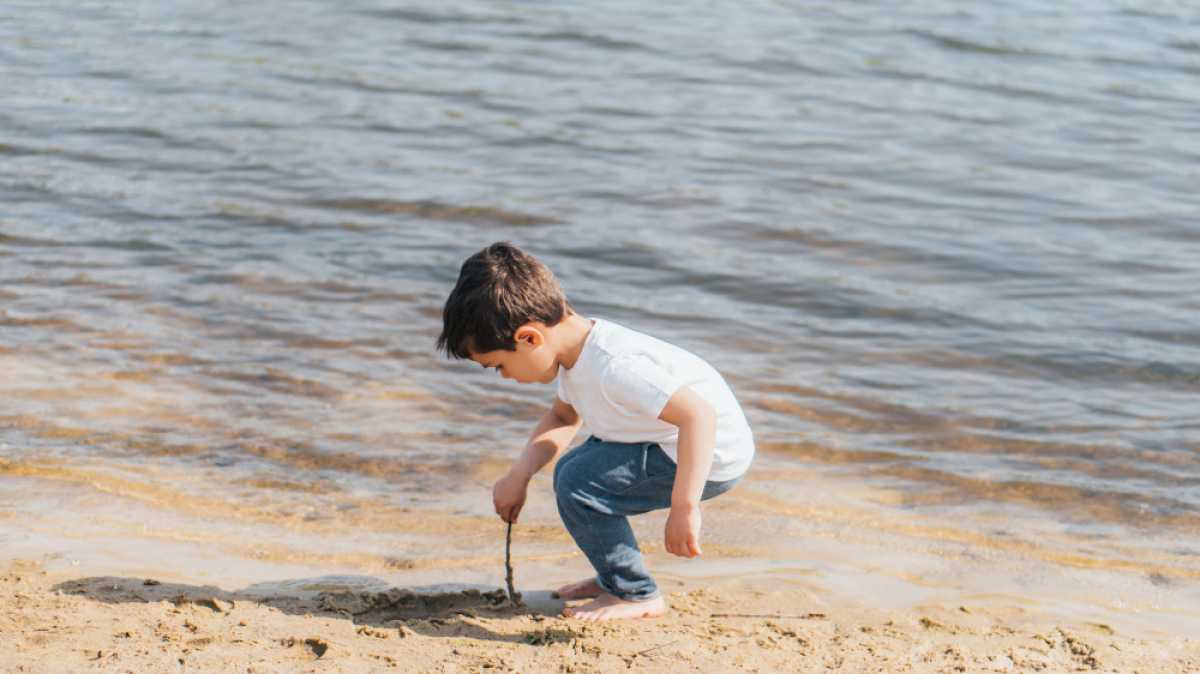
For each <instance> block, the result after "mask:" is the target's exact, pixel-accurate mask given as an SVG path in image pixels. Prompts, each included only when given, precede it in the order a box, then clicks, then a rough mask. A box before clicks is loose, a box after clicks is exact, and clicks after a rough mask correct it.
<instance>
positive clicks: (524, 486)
mask: <svg viewBox="0 0 1200 674" xmlns="http://www.w3.org/2000/svg"><path fill="white" fill-rule="evenodd" d="M528 490H529V480H528V479H527V478H525V477H523V476H521V475H518V474H516V473H514V472H511V471H510V472H509V473H508V474H507V475H505V476H504V477H502V478H500V479H499V480H496V484H495V485H493V486H492V505H494V506H495V507H496V514H497V515H499V516H500V519H502V520H504V521H505V522H516V521H517V515H519V514H521V508H522V507H523V506H524V505H525V495H526V493H527V492H528Z"/></svg>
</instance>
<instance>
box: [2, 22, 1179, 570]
mask: <svg viewBox="0 0 1200 674" xmlns="http://www.w3.org/2000/svg"><path fill="white" fill-rule="evenodd" d="M1197 110H1200V10H1197V9H1196V8H1195V7H1194V6H1192V5H1190V4H1188V3H1179V2H1167V1H1165V0H1164V1H1160V2H1137V3H1134V2H1120V1H1117V0H1109V1H1107V2H1102V3H1095V2H1071V3H1067V4H1058V5H1055V6H1053V7H1047V6H1044V5H1043V4H1041V3H1032V2H1024V1H1022V2H1013V3H1004V4H1003V5H994V4H992V3H968V4H963V3H958V2H922V3H917V4H915V5H909V6H898V5H895V4H894V3H879V2H859V3H829V4H813V3H801V2H781V1H780V2H749V3H736V4H733V3H729V4H724V5H713V4H708V3H676V4H672V5H669V6H648V5H646V4H645V3H624V4H616V5H614V4H613V3H604V4H600V3H572V4H569V5H564V4H561V3H483V2H465V1H459V0H456V1H454V2H448V3H439V4H438V5H437V6H436V7H434V6H432V5H429V6H419V5H416V4H413V5H402V4H386V3H375V2H367V1H365V0H356V1H354V2H344V3H326V2H303V3H302V2H288V3H282V2H255V3H229V2H199V1H195V0H186V1H180V2H149V1H145V2H120V3H116V2H114V3H108V2H36V3H34V2H29V3H15V4H14V3H7V4H6V5H5V6H4V7H3V8H2V9H0V200H2V201H0V203H3V209H2V211H0V371H3V372H4V373H5V374H4V376H3V378H0V395H2V396H3V398H4V400H5V405H4V411H3V414H2V415H0V442H3V443H4V444H3V449H0V457H4V458H6V459H7V460H9V461H10V464H9V466H10V468H9V472H10V473H14V474H16V475H26V474H27V473H28V470H32V469H27V468H20V466H25V465H26V464H29V463H31V462H32V463H37V462H42V463H45V462H48V461H58V462H59V465H63V466H80V465H84V466H88V467H90V468H89V470H93V471H98V472H99V473H103V474H107V472H106V471H108V472H112V471H115V472H116V473H119V474H120V475H123V476H124V477H121V478H120V479H121V480H123V482H121V484H123V485H124V487H121V489H123V490H124V491H122V493H125V494H134V495H136V494H141V493H142V492H144V491H146V490H152V488H154V489H157V488H158V487H154V485H158V486H161V484H162V480H166V478H161V480H160V481H159V482H155V479H156V478H154V477H153V475H154V473H153V472H152V471H149V469H148V468H147V466H159V467H162V470H168V467H169V469H170V470H178V471H180V472H179V473H178V474H179V475H191V476H193V477H194V479H195V481H194V482H192V481H191V480H187V479H184V480H183V482H182V483H180V482H179V481H178V480H177V479H176V478H171V481H170V482H169V484H170V485H171V487H170V488H171V490H174V491H177V492H179V493H188V494H191V495H192V496H193V497H195V498H202V497H203V495H204V494H218V495H220V496H221V498H224V499H226V500H227V501H231V502H234V503H239V504H242V505H243V506H244V505H246V504H254V503H259V502H262V503H268V504H269V507H268V506H264V507H268V509H270V510H271V512H272V513H275V514H277V515H279V516H281V517H285V519H286V518H287V517H293V516H294V517H299V518H305V517H308V518H316V519H320V518H322V517H335V516H337V515H336V514H337V513H338V512H341V511H339V510H338V508H349V509H350V510H353V509H354V508H357V507H359V506H360V505H363V506H365V504H367V503H371V504H375V505H378V506H380V507H383V506H387V507H392V508H401V509H403V508H410V507H417V508H421V507H427V508H434V507H441V506H442V505H444V503H445V502H446V501H447V499H448V498H449V497H448V496H447V494H454V495H455V496H454V498H453V499H450V500H453V501H454V502H455V503H456V504H459V505H461V507H463V508H466V509H468V510H471V509H477V510H479V511H480V512H481V513H482V514H486V511H487V508H488V504H487V502H486V501H487V486H488V484H489V483H490V480H491V479H493V477H494V473H495V470H498V468H496V466H498V465H502V462H503V460H504V457H505V456H508V455H511V454H512V453H513V452H515V450H516V448H518V447H519V446H520V444H521V443H522V442H523V440H524V437H525V434H526V433H527V432H528V429H529V428H530V426H531V424H532V422H533V421H534V420H535V419H536V417H537V415H538V413H539V410H540V409H541V407H542V406H543V405H545V404H546V402H547V401H548V400H549V397H550V396H551V395H552V393H551V390H550V389H547V388H536V387H519V386H517V385H515V384H511V383H509V382H502V381H499V380H498V379H497V378H495V377H494V375H493V376H488V375H487V374H484V373H481V372H480V371H479V370H478V368H475V367H468V366H465V365H463V364H456V363H449V362H446V361H444V359H442V358H440V357H439V356H438V355H436V354H435V353H434V352H433V350H432V345H433V341H434V339H435V337H436V335H437V333H438V330H439V328H440V322H439V321H440V309H441V304H442V302H443V301H444V299H445V295H446V293H447V292H448V290H449V288H450V287H451V286H452V284H453V281H454V278H455V276H456V273H457V268H458V265H459V263H460V262H461V260H462V259H463V258H464V257H465V256H467V255H469V254H470V253H472V252H474V251H475V250H478V249H479V248H481V247H482V246H484V245H486V244H487V243H490V242H492V241H494V240H500V239H508V240H513V241H516V242H518V243H520V244H521V245H523V246H525V247H527V248H528V249H529V250H531V251H533V252H534V253H536V254H538V255H539V256H541V257H542V258H543V259H544V260H545V261H546V262H547V263H548V264H550V265H551V267H552V268H554V269H555V270H556V272H557V273H558V274H559V275H560V277H561V279H562V281H563V284H564V286H565V287H566V289H567V291H568V294H569V295H570V296H571V299H572V301H573V302H574V303H575V304H576V306H578V307H579V308H580V309H581V310H582V311H583V312H584V313H585V314H587V315H598V316H603V317H606V318H609V319H613V320H617V321H619V322H623V323H625V324H627V325H629V326H631V327H635V328H638V329H641V330H644V331H647V332H650V333H652V334H655V335H657V336H660V337H663V338H665V339H668V340H670V341H673V342H676V343H678V344H681V345H683V346H685V347H687V348H690V349H692V350H694V351H696V352H697V353H699V354H701V355H702V356H704V357H706V358H707V359H708V360H710V361H711V362H712V363H714V364H715V365H716V366H717V367H718V368H719V369H720V370H721V371H722V372H724V373H725V374H726V375H727V378H728V379H729V380H730V382H731V384H732V385H733V387H734V389H735V391H736V392H737V393H738V394H739V396H740V398H741V400H742V402H743V404H744V407H745V408H746V410H747V413H748V416H749V418H750V420H751V423H752V425H753V426H754V428H755V430H756V434H757V436H758V438H759V440H760V443H761V447H762V449H763V450H764V455H765V456H769V457H773V458H774V459H775V460H779V461H781V462H783V464H781V465H791V464H795V465H801V466H804V467H805V469H806V470H808V469H811V470H813V471H815V472H814V473H812V474H814V475H823V476H825V477H827V478H828V479H831V480H841V481H842V483H847V481H851V482H855V483H866V484H871V485H874V488H878V489H881V490H886V491H887V493H888V494H891V496H889V497H888V500H887V502H888V503H889V506H888V507H890V508H893V509H895V510H898V511H899V512H901V513H904V512H911V513H913V514H914V515H921V516H930V517H940V518H944V520H945V521H955V522H959V523H962V525H963V526H967V527H971V526H974V527H977V528H979V529H980V530H981V531H991V532H993V533H994V532H995V531H996V529H995V528H994V527H992V525H991V524H988V523H990V522H993V519H992V518H995V517H1002V518H1007V517H1011V518H1033V519H1035V520H1038V521H1045V522H1050V523H1054V524H1053V526H1055V527H1061V530H1062V531H1063V532H1067V533H1069V534H1071V535H1073V536H1077V537H1080V538H1079V540H1082V541H1090V543H1087V544H1086V545H1092V544H1093V543H1094V542H1095V541H1104V540H1107V541H1111V542H1112V544H1113V545H1114V546H1115V545H1117V543H1118V542H1124V543H1125V544H1128V543H1129V542H1130V541H1131V540H1133V541H1138V545H1139V546H1142V547H1145V548H1151V549H1153V550H1154V554H1155V555H1158V556H1157V557H1156V558H1155V559H1157V560H1158V562H1157V563H1160V564H1161V565H1165V566H1163V567H1162V568H1167V569H1168V570H1169V568H1177V569H1178V568H1194V556H1195V555H1197V554H1200V545H1198V544H1197V543H1196V541H1197V538H1196V537H1195V534H1196V533H1197V531H1198V530H1200V460H1198V458H1197V451H1198V450H1200V442H1198V441H1197V437H1198V436H1197V431H1198V430H1200V423H1198V422H1197V421H1196V418H1195V410H1196V399H1197V394H1198V393H1200V322H1198V321H1197V318H1196V316H1197V309H1200V301H1198V300H1197V299H1196V295H1195V292H1194V291H1195V289H1196V288H1197V287H1200V196H1198V194H1200V193H1198V192H1197V190H1196V186H1197V184H1200V182H1198V178H1200V170H1198V169H1197V167H1198V166H1200V142H1198V141H1197V140H1196V139H1197V138H1198V137H1200V136H1198V135H1197V134H1198V132H1200V116H1198V115H1197ZM14 466H15V467H16V468H14ZM54 470H59V469H53V470H52V469H49V468H46V469H44V470H43V472H42V473H40V474H41V475H42V476H43V477H47V476H53V475H59V476H60V477H61V476H62V475H65V473H62V474H59V473H54ZM62 470H66V469H62ZM47 471H48V472H47ZM35 472H36V471H35ZM171 474H172V475H176V473H171ZM92 475H93V478H87V479H94V474H92ZM200 476H204V479H200ZM72 479H78V480H80V481H83V482H86V481H87V479H85V478H82V477H78V476H76V477H75V478H72ZM113 479H114V480H115V479H117V478H113ZM464 479H465V480H466V485H465V486H464V482H463V481H464ZM139 481H143V482H144V484H143V482H139ZM805 484H806V483H804V482H803V481H800V482H797V483H796V485H795V486H796V488H798V489H802V488H803V487H804V485H805ZM147 485H150V486H147ZM110 488H113V489H116V488H117V487H112V486H111V485H110ZM155 493H157V492H155ZM281 494H282V496H281ZM330 494H337V495H338V496H337V497H334V496H329V495H330ZM346 495H353V496H354V498H361V499H362V500H361V501H354V503H351V504H349V505H347V503H348V502H347V501H345V500H344V499H345V498H349V497H347V496H346ZM145 498H148V499H150V500H151V501H152V502H155V503H160V504H164V505H165V504H167V503H169V502H170V499H167V498H166V497H165V496H162V495H161V494H160V495H159V496H146V497H145ZM155 498H161V499H166V500H160V501H154V500H153V499H155ZM172 498H174V497H172ZM180 498H182V497H180ZM339 498H341V499H343V500H342V501H338V499H339ZM326 501H328V502H326ZM189 503H192V505H189V506H187V507H188V508H199V507H200V506H197V505H196V502H189ZM339 503H340V504H341V505H339ZM180 507H182V506H180ZM239 507H241V506H239ZM247 507H248V506H247ZM48 509H49V506H48V507H47V508H46V509H43V512H45V511H46V510H48ZM185 509H186V508H185ZM218 510H219V509H218ZM235 510H236V509H235ZM219 511H220V512H227V511H225V510H219ZM214 512H215V511H214ZM232 512H234V511H228V513H230V514H231V513H232ZM306 513H307V514H306ZM972 518H974V519H972ZM287 521H291V520H287ZM972 523H974V524H972ZM1005 526H1007V525H1005ZM1039 526H1041V525H1039ZM1046 526H1050V525H1046ZM989 527H992V528H989ZM1039 535H1040V534H1039ZM319 545H320V544H319V543H314V544H313V546H316V547H319ZM395 545H396V546H399V547H403V544H402V543H399V542H397V543H395ZM1086 545H1085V544H1084V543H1079V544H1078V546H1077V548H1078V549H1077V550H1076V553H1078V554H1084V553H1083V552H1081V551H1083V550H1084V549H1085V547H1086ZM1088 549H1090V548H1088ZM1114 549H1115V548H1114ZM1106 554H1109V555H1110V557H1111V556H1116V557H1121V556H1122V555H1125V556H1128V555H1131V554H1133V553H1130V552H1129V551H1128V550H1125V551H1124V552H1112V551H1111V550H1110V551H1109V553H1106ZM1156 568H1158V567H1156ZM1156 573H1158V571H1156Z"/></svg>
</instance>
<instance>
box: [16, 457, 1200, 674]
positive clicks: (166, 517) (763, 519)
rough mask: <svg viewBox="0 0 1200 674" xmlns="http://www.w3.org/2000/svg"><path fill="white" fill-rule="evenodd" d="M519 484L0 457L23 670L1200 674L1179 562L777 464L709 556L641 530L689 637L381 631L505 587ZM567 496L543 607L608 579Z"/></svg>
mask: <svg viewBox="0 0 1200 674" xmlns="http://www.w3.org/2000/svg"><path fill="white" fill-rule="evenodd" d="M499 470H502V466H501V464H499V463H497V464H495V465H492V464H486V465H482V466H479V467H477V468H476V469H475V473H474V474H472V475H470V476H468V477H469V480H468V481H469V482H470V483H471V487H470V488H469V489H464V490H460V491H459V492H457V493H447V494H442V495H440V497H439V498H437V499H435V500H433V501H430V502H428V503H427V504H424V505H422V504H420V503H413V504H408V505H403V506H398V505H396V504H389V503H383V502H379V501H378V500H377V499H373V498H371V497H369V496H356V495H354V494H353V493H347V492H345V491H337V490H332V491H329V492H328V493H326V492H324V491H319V490H316V491H315V490H313V489H300V488H289V489H276V490H270V489H264V488H261V487H256V488H253V489H249V488H247V489H244V490H242V491H238V489H237V488H236V487H235V486H233V484H232V483H231V484H222V483H221V482H220V479H221V477H220V472H219V471H217V470H216V469H201V468H198V467H196V466H183V465H177V466H172V465H169V464H167V463H157V464H155V465H153V466H150V467H145V466H137V467H121V466H119V465H116V464H114V463H113V462H112V461H107V460H106V461H99V460H97V461H95V462H90V463H89V462H87V461H74V462H71V463H65V462H55V461H54V460H51V459H40V460H39V459H32V458H30V459H12V460H3V461H0V504H2V505H4V506H6V511H7V512H5V513H4V515H6V516H0V541H3V542H4V543H5V545H4V550H5V552H4V555H3V556H2V557H0V569H7V570H6V572H5V573H4V580H3V581H0V594H3V595H4V596H5V600H4V601H3V602H0V606H2V607H3V608H0V626H3V628H2V629H0V670H3V671H21V669H20V668H21V667H26V671H78V670H79V669H83V668H87V667H96V666H99V668H100V669H102V670H105V671H109V670H111V671H137V672H143V671H147V672H154V671H164V672H165V671H173V672H174V671H179V670H180V664H179V662H178V661H179V659H180V658H182V659H183V660H184V663H186V666H187V667H201V668H202V669H203V670H204V671H247V667H250V668H251V670H250V671H280V670H281V669H283V670H286V671H363V670H372V669H389V668H390V669H397V671H437V672H449V671H480V670H483V669H490V670H494V671H505V670H506V669H510V670H511V669H518V670H522V671H598V672H601V671H627V669H628V668H629V667H630V664H629V662H632V661H636V662H637V664H636V669H638V671H663V672H666V671H679V669H678V668H679V667H682V668H683V669H687V670H690V671H728V670H739V669H754V668H759V669H760V670H761V671H828V670H829V669H831V668H832V669H833V670H834V671H837V670H838V669H840V670H842V671H861V670H863V669H866V668H870V667H878V666H879V664H878V663H886V668H885V669H887V668H890V669H887V671H892V670H896V671H906V670H907V671H947V672H951V671H1071V670H1074V669H1077V668H1084V670H1085V671H1090V670H1091V669H1097V670H1099V671H1147V672H1149V671H1188V670H1189V669H1191V670H1197V669H1200V642H1197V641H1195V640H1194V638H1193V639H1191V640H1189V637H1191V635H1194V634H1196V633H1198V631H1200V610H1198V609H1196V608H1195V607H1196V606H1200V601H1198V594H1197V593H1198V592H1200V589H1198V588H1197V583H1196V569H1195V568H1194V566H1189V565H1188V564H1187V563H1186V562H1187V560H1186V559H1182V560H1181V559H1177V558H1169V557H1165V556H1163V554H1162V553H1161V551H1160V550H1161V546H1145V547H1146V549H1145V550H1140V551H1139V548H1138V546H1137V545H1136V542H1133V543H1128V544H1127V543H1124V542H1123V541H1119V540H1117V541H1107V542H1106V541H1102V540H1097V539H1081V538H1079V537H1074V536H1071V535H1069V532H1068V531H1066V530H1062V529H1061V527H1059V526H1058V525H1056V524H1055V523H1053V522H1049V521H1035V520H1022V519H1021V518H1018V517H1013V514H1014V513H1007V514H1005V516H1004V517H1001V518H999V519H994V518H993V516H992V515H986V514H985V515H986V516H983V515H981V516H980V518H979V519H978V521H966V520H965V519H963V518H959V519H958V520H954V519H950V518H946V517H938V516H936V514H934V515H931V514H929V513H917V512H914V511H911V510H905V509H903V508H896V507H895V505H894V504H895V502H896V494H895V493H893V492H889V491H888V490H885V489H881V488H879V487H872V486H868V485H866V484H865V483H862V482H861V481H856V480H854V479H851V478H846V479H844V480H840V481H837V480H831V479H830V478H828V477H822V476H820V475H817V474H815V473H813V472H811V471H805V470H803V469H800V468H797V467H796V464H795V463H792V462H788V461H786V460H784V459H782V458H777V457H762V458H760V463H759V466H758V467H757V468H756V470H755V472H754V473H753V475H752V476H751V477H750V478H748V479H747V481H746V482H745V483H743V484H742V485H740V486H739V487H738V489H735V490H734V491H732V492H730V493H729V494H728V495H726V496H723V497H721V498H719V499H716V500H714V501H711V502H707V503H706V505H705V511H704V512H705V529H704V534H703V544H704V547H705V551H706V554H705V556H704V557H703V558H701V559H699V560H690V561H689V560H682V559H679V558H675V557H672V556H670V555H668V554H666V553H664V552H663V551H662V549H661V543H660V542H659V541H660V539H661V531H662V525H663V522H664V520H665V513H651V514H649V515H646V516H643V517H640V518H635V519H634V520H633V524H634V529H635V532H636V533H637V534H638V536H639V540H640V541H641V542H642V546H643V549H644V550H645V552H646V554H647V559H648V564H649V566H650V568H651V570H652V572H653V573H654V574H655V576H656V578H657V579H658V580H659V583H660V586H661V587H662V588H663V591H664V593H665V594H666V595H667V599H668V604H669V605H670V606H671V610H670V611H669V612H668V614H667V615H666V616H664V617H663V618H659V619H655V620H652V621H633V622H629V623H622V624H620V625H616V624H605V625H602V626H601V625H583V624H581V623H580V622H579V621H573V620H565V619H561V618H557V617H553V616H552V615H538V614H537V613H524V614H523V613H519V612H513V611H511V610H507V609H505V608H504V607H494V606H470V607H467V610H469V611H470V612H473V613H475V614H476V615H475V616H468V615H463V614H461V613H455V612H454V609H449V610H442V609H439V610H433V609H430V610H429V611H427V612H426V613H425V614H423V615H410V616H408V617H403V618H397V617H396V616H397V615H400V614H399V613H396V612H395V611H393V612H392V613H391V614H388V613H387V611H382V612H380V611H376V612H375V613H370V612H369V611H368V612H366V613H364V614H362V615H357V616H356V615H355V614H354V612H353V610H352V609H353V608H354V607H356V606H357V607H362V606H366V605H368V604H371V602H373V601H375V600H374V599H372V598H377V597H378V596H380V595H381V593H384V594H386V593H388V592H393V593H394V592H396V591H397V588H399V589H402V590H406V591H407V590H413V591H418V592H424V593H430V592H433V593H438V592H441V593H447V592H450V593H453V592H461V591H462V590H463V589H464V588H465V589H468V590H474V591H475V592H476V593H477V594H479V595H482V594H486V593H487V592H491V591H494V590H497V589H500V588H503V586H504V567H503V561H504V534H505V527H504V526H503V525H502V524H501V523H500V522H499V520H498V519H497V518H495V516H494V515H493V514H490V513H489V512H487V511H486V510H485V508H486V507H487V506H490V503H488V502H486V498H485V496H486V493H485V492H484V491H483V490H477V489H475V483H479V484H487V483H488V482H489V480H490V479H493V477H494V475H493V473H496V472H497V471H499ZM280 484H284V483H280ZM196 485H201V486H202V488H197V487H196ZM476 492H478V493H476ZM549 496H550V490H549V481H548V479H546V478H545V476H539V477H538V478H535V481H534V483H533V484H532V485H531V494H530V500H529V503H528V504H527V506H526V510H525V511H524V512H523V513H522V518H521V521H520V522H519V523H518V525H517V526H516V527H514V530H513V562H514V566H515V575H516V585H517V589H518V590H519V591H521V592H522V593H524V594H525V595H526V596H527V597H538V596H541V595H544V594H545V592H546V591H547V590H549V589H550V588H553V587H556V586H558V585H559V584H561V583H565V582H569V581H572V580H577V579H578V578H581V577H586V576H587V575H588V574H589V569H588V567H587V564H586V561H585V560H584V559H583V558H582V556H581V555H580V554H579V553H578V552H577V551H576V550H575V549H574V547H573V545H572V544H571V542H570V540H569V538H568V537H567V535H566V533H565V532H564V531H563V530H562V528H561V525H559V523H558V521H557V515H556V513H555V512H554V510H553V505H552V501H553V499H552V498H549ZM1001 524H1003V526H1001ZM999 532H1003V533H1002V534H1001V533H999ZM147 580H151V581H153V584H150V585H147V584H145V583H146V581H147ZM114 587H115V588H116V589H112V588H114ZM164 593H167V594H164ZM321 593H325V594H326V595H330V594H333V595H337V596H338V597H340V598H339V599H335V600H332V601H333V602H334V603H333V604H330V603H329V601H330V600H325V599H323V598H322V597H321V596H320V595H321ZM168 595H169V596H168ZM176 600H177V601H176ZM208 600H215V601H216V602H217V603H215V604H214V603H211V602H209V601H208ZM220 602H230V603H231V604H232V606H230V607H226V608H229V609H230V610H218V609H217V608H213V606H218V607H220V606H221V604H220ZM322 602H325V603H322ZM338 602H341V603H340V604H339V603H338ZM346 602H349V604H348V605H347V604H346ZM452 603H453V602H452ZM547 606H549V605H548V604H545V603H543V604H542V605H541V608H542V609H543V611H548V612H549V613H554V611H553V610H551V608H547ZM289 607H290V608H289ZM384 608H387V607H384ZM444 608H445V607H443V609H444ZM459 608H461V606H460V607H459ZM348 609H349V610H350V612H349V613H347V610H348ZM339 611H340V612H339ZM364 616H365V618H364ZM747 616H749V617H747ZM234 618H237V619H236V620H235V619H234ZM398 619H402V620H403V622H402V623H395V624H388V623H390V622H393V621H394V620H398ZM240 621H245V622H246V623H247V624H246V625H240V624H239V622H240ZM189 623H190V625H191V626H192V627H194V628H195V629H192V627H189V626H188V625H189ZM648 625H653V626H652V627H648ZM110 628H111V629H110ZM404 630H408V633H406V636H403V637H402V636H400V634H401V632H403V631H404ZM126 633H127V634H128V636H121V635H124V634H126ZM539 634H540V635H541V636H538V635H539ZM531 635H532V636H531ZM668 637H669V638H668ZM308 639H316V640H317V641H318V642H320V643H325V644H326V650H325V652H324V653H323V654H322V655H320V656H319V657H318V655H317V653H316V651H315V650H314V649H313V647H312V646H311V645H308V646H306V645H305V643H306V640H308ZM317 650H320V648H317ZM647 651H649V653H647ZM96 653H101V654H102V657H100V658H95V655H96ZM103 654H109V655H103ZM112 654H115V655H112ZM106 658H109V659H106ZM389 658H390V660H389ZM110 659H111V660H110ZM46 662H54V663H62V664H61V667H62V669H61V670H46V669H45V668H44V666H42V664H41V663H46ZM256 663H257V664H256ZM680 663H683V664H682V665H681V664H680ZM839 663H840V664H839ZM489 664H490V665H491V666H490V667H489V666H487V665H489ZM1093 665H1094V667H1093ZM55 666H60V665H58V664H56V665H55ZM31 667H32V669H30V668H31ZM254 667H259V669H257V670H255V669H253V668H254ZM565 667H571V668H574V669H571V670H565V669H564V668H565ZM672 667H675V669H672ZM793 667H794V669H789V668H793ZM960 667H965V669H957V668H960Z"/></svg>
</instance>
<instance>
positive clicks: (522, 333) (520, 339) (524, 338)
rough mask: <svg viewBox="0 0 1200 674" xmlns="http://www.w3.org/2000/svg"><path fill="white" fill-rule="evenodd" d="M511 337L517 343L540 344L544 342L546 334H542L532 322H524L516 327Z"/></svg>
mask: <svg viewBox="0 0 1200 674" xmlns="http://www.w3.org/2000/svg"><path fill="white" fill-rule="evenodd" d="M513 339H515V340H517V343H518V344H528V345H529V346H541V345H542V344H545V343H546V336H545V335H543V334H542V331H541V330H538V329H537V328H536V327H534V326H533V325H532V324H528V323H527V324H525V325H522V326H521V327H519V328H517V331H516V332H515V333H513Z"/></svg>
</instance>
